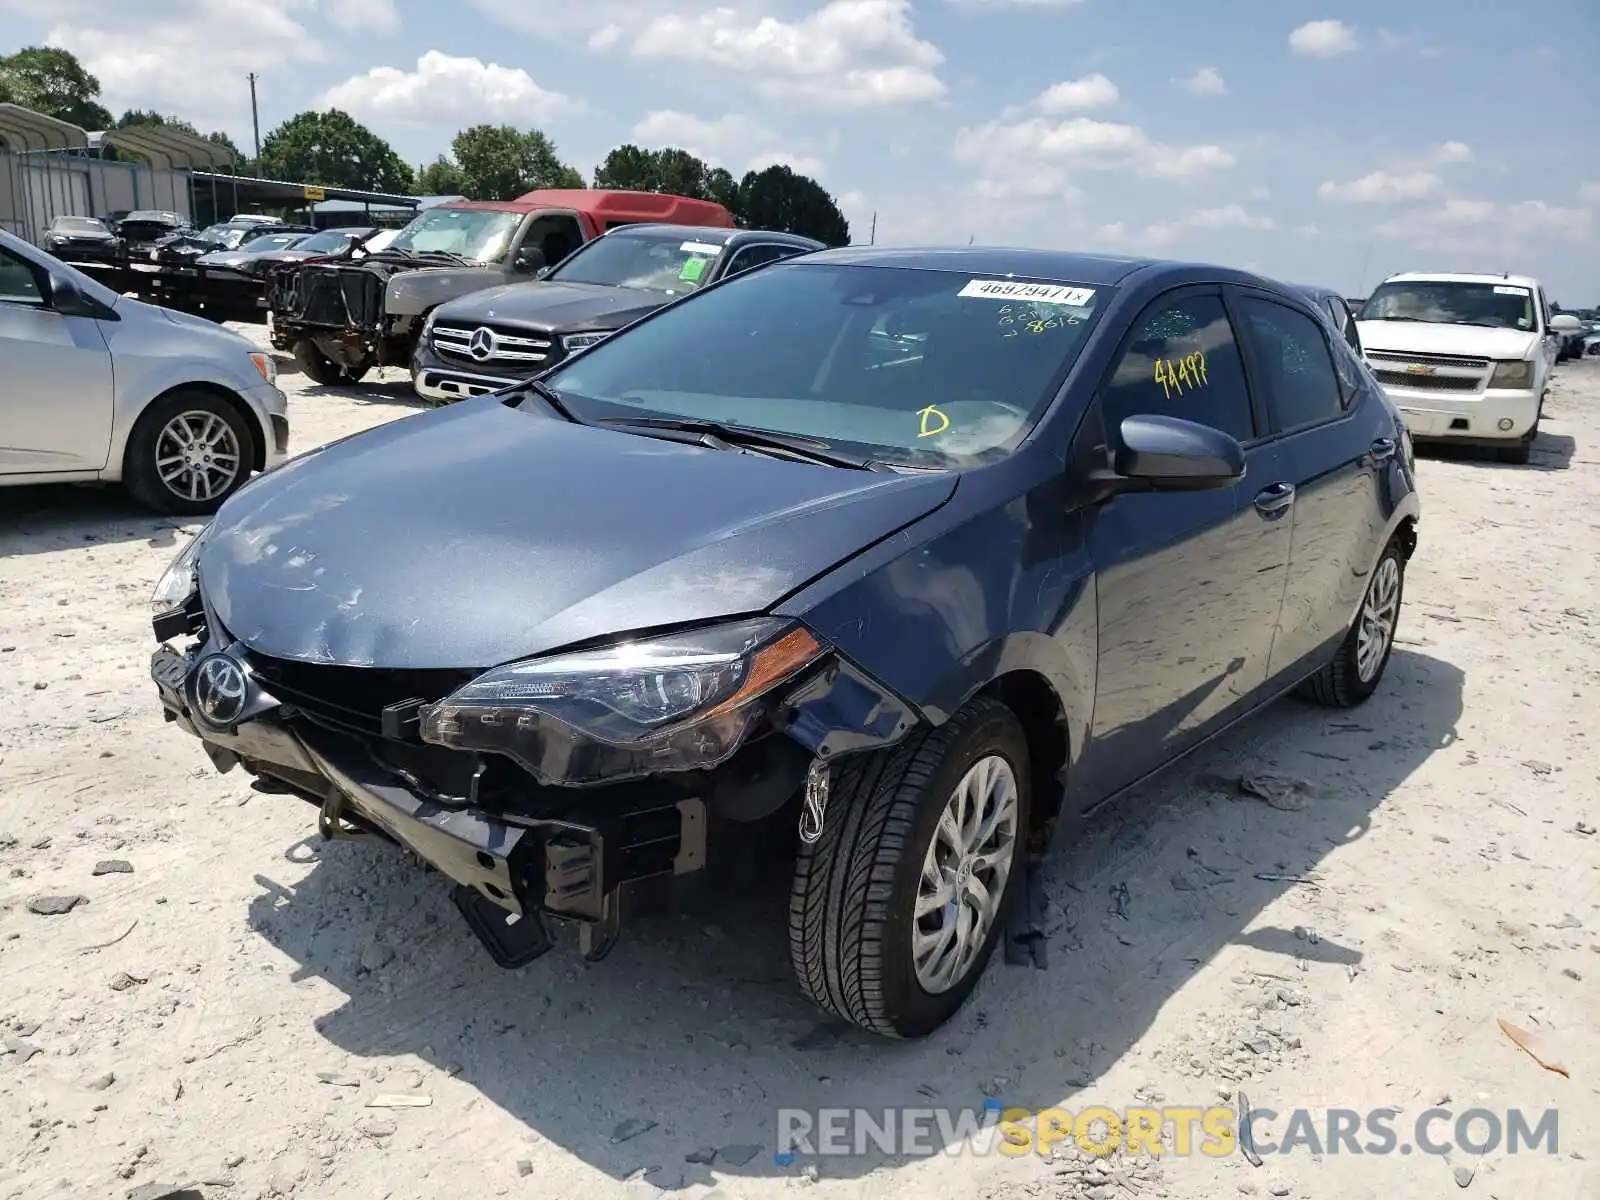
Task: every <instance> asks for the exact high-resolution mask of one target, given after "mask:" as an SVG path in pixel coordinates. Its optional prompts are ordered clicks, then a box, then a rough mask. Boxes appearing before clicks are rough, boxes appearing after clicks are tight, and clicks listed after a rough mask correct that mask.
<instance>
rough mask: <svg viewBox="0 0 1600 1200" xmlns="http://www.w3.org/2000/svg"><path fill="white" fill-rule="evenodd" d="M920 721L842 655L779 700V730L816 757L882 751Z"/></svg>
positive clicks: (910, 707)
mask: <svg viewBox="0 0 1600 1200" xmlns="http://www.w3.org/2000/svg"><path fill="white" fill-rule="evenodd" d="M924 720H925V718H924V716H923V714H922V713H921V711H919V710H918V709H917V708H916V706H915V705H913V704H911V703H910V702H909V701H907V700H904V699H902V698H901V697H899V696H897V695H895V693H893V692H892V691H890V690H889V689H888V688H887V687H885V686H884V685H883V684H881V683H879V682H878V681H877V680H876V679H874V678H873V677H872V676H870V675H868V674H867V673H866V672H865V671H863V670H862V669H861V668H860V667H857V666H856V665H855V664H854V663H852V662H851V661H850V660H849V659H847V658H845V657H843V656H842V655H837V654H836V655H835V656H834V657H833V659H832V660H831V661H830V662H829V663H828V665H827V667H826V668H825V669H824V670H822V671H820V672H818V673H817V674H815V675H813V676H812V677H811V678H809V679H808V680H807V681H806V682H805V683H802V684H801V685H800V686H799V687H797V688H796V689H795V690H794V691H793V692H791V693H789V694H788V695H787V696H786V697H784V702H783V706H782V712H781V715H780V727H781V728H782V729H783V731H784V732H785V733H786V734H788V735H789V737H791V738H793V739H794V740H795V741H796V742H798V743H799V744H800V745H801V746H802V747H804V748H805V749H806V750H808V751H810V752H811V753H812V754H813V755H815V756H816V757H817V758H818V759H821V760H824V761H831V760H833V759H835V758H837V757H838V756H839V755H841V754H853V753H859V752H862V751H867V750H881V749H884V748H885V747H888V746H892V745H894V744H895V743H896V742H899V741H901V740H902V739H903V738H904V737H905V736H906V735H907V734H909V733H910V732H911V731H912V729H914V728H915V727H916V726H917V725H919V724H921V723H923V722H924Z"/></svg>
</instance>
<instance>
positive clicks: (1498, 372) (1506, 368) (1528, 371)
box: [1489, 358, 1533, 388]
mask: <svg viewBox="0 0 1600 1200" xmlns="http://www.w3.org/2000/svg"><path fill="white" fill-rule="evenodd" d="M1489 386H1490V387H1492V388H1525V387H1532V386H1533V363H1532V361H1530V360H1529V359H1526V358H1519V359H1517V360H1516V361H1515V362H1497V363H1495V364H1494V374H1493V375H1491V376H1489Z"/></svg>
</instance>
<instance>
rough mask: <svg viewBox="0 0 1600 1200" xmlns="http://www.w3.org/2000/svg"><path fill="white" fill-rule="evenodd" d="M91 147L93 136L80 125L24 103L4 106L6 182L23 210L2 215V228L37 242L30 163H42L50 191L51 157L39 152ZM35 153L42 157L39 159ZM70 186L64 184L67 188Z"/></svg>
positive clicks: (1, 133)
mask: <svg viewBox="0 0 1600 1200" xmlns="http://www.w3.org/2000/svg"><path fill="white" fill-rule="evenodd" d="M88 145H89V134H88V133H87V132H86V131H85V130H82V129H79V128H78V127H77V126H76V125H72V124H69V123H68V122H66V121H61V120H57V119H56V118H55V117H49V116H46V115H45V114H44V113H39V112H34V111H33V110H32V109H31V108H23V107H22V106H21V105H20V104H0V149H5V150H7V151H9V153H8V154H7V155H6V158H5V165H6V170H7V174H8V176H9V178H8V179H6V180H5V181H4V185H5V191H6V193H7V194H9V195H10V196H11V197H12V199H13V203H14V205H16V206H19V208H20V211H13V212H12V213H11V214H10V216H9V217H8V216H6V215H5V214H4V213H0V225H9V226H11V232H13V233H15V234H16V235H17V236H19V237H22V238H25V239H27V240H28V241H37V240H38V236H39V231H38V230H37V229H35V228H34V227H33V226H34V224H35V221H34V212H35V205H34V203H33V201H34V195H33V187H32V183H31V181H30V175H31V172H29V171H27V170H25V169H24V167H25V166H26V165H27V164H28V163H30V162H37V163H39V164H40V165H41V166H42V167H43V169H44V177H45V187H46V189H47V190H48V189H50V188H51V181H52V172H51V170H50V166H51V155H49V154H38V152H40V151H57V152H59V151H62V150H83V149H87V148H88ZM35 154H38V156H37V158H35V157H34V155H35ZM66 186H68V185H67V184H66V182H65V181H63V187H66ZM47 205H48V206H49V207H53V201H50V200H49V198H48V197H47Z"/></svg>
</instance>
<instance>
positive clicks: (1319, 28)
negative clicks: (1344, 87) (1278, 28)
mask: <svg viewBox="0 0 1600 1200" xmlns="http://www.w3.org/2000/svg"><path fill="white" fill-rule="evenodd" d="M1289 48H1290V49H1291V50H1293V51H1294V52H1295V53H1296V54H1304V55H1307V56H1309V57H1311V58H1336V57H1338V56H1339V55H1341V54H1349V53H1350V52H1351V51H1352V50H1354V49H1355V48H1356V31H1355V30H1354V29H1351V28H1350V26H1348V25H1346V24H1345V23H1344V22H1343V21H1307V22H1306V23H1305V24H1304V25H1301V26H1300V27H1299V28H1298V29H1296V30H1294V32H1292V33H1291V34H1289Z"/></svg>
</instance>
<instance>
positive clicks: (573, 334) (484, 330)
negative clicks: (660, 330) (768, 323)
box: [411, 224, 825, 403]
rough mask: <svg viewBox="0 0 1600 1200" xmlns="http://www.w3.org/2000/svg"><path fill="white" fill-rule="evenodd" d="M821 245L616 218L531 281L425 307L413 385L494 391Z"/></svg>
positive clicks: (426, 394) (425, 390)
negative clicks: (711, 289)
mask: <svg viewBox="0 0 1600 1200" xmlns="http://www.w3.org/2000/svg"><path fill="white" fill-rule="evenodd" d="M822 249H825V247H824V246H823V244H822V243H821V242H818V241H813V240H812V239H811V238H805V237H799V236H797V235H795V234H792V233H776V232H772V231H768V230H756V229H712V228H706V227H704V226H694V225H665V224H639V225H622V226H619V227H617V228H615V229H612V230H610V231H609V232H607V233H605V234H603V235H602V236H600V237H598V238H595V239H594V240H593V241H591V242H589V243H587V244H586V245H584V246H583V247H581V248H580V249H578V250H577V251H575V252H574V253H573V254H572V255H570V256H569V257H568V258H566V259H565V260H563V261H562V262H561V263H560V265H558V266H556V267H555V268H554V269H552V270H551V271H549V272H548V273H546V274H545V275H543V276H542V278H541V279H540V280H539V281H538V282H527V283H512V284H507V285H505V286H503V287H496V288H489V289H488V290H486V291H481V292H474V293H472V294H471V295H469V296H463V297H461V298H460V299H459V300H452V301H450V302H449V303H447V304H441V305H440V306H439V307H438V308H436V309H434V310H433V312H432V314H431V315H430V316H429V318H428V321H427V324H426V325H425V326H424V327H423V330H422V336H421V338H420V339H419V341H418V344H417V349H416V353H415V354H414V355H413V357H412V361H411V380H412V384H413V386H414V387H415V388H416V391H417V394H418V395H419V396H421V397H423V398H424V399H427V400H433V401H435V402H436V403H448V402H450V401H453V400H463V399H465V398H467V397H468V396H481V395H483V394H484V393H486V392H493V391H498V390H499V389H501V388H503V387H507V386H509V385H511V384H514V383H518V382H520V381H521V380H523V379H527V378H529V377H531V376H534V375H537V374H539V373H540V372H542V371H546V370H548V369H549V368H551V367H553V366H554V365H555V364H556V363H558V362H560V361H561V360H562V359H564V358H565V357H566V356H567V355H568V354H571V353H573V352H575V351H578V350H581V349H583V347H585V346H589V345H593V344H594V343H595V342H598V341H599V340H600V339H601V338H604V337H606V336H607V335H608V334H611V333H615V332H616V331H617V330H619V329H621V328H622V327H623V326H625V325H628V324H631V323H632V322H634V321H637V320H638V319H639V318H640V317H642V316H645V315H646V314H648V313H652V312H654V311H655V310H656V309H658V308H660V307H661V306H662V305H664V304H669V303H671V302H672V301H673V300H675V299H677V298H678V297H680V296H685V295H687V294H688V293H690V292H692V291H695V290H697V289H699V288H702V287H705V286H706V285H707V284H711V283H715V282H716V281H717V280H719V279H726V278H727V277H728V276H730V275H737V274H740V273H742V272H744V271H749V270H753V269H755V268H756V267H759V266H763V265H764V264H766V263H770V262H776V261H777V260H779V259H782V258H790V257H792V256H794V255H796V254H808V253H810V252H811V251H813V250H822Z"/></svg>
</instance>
